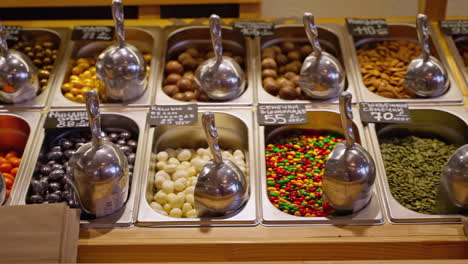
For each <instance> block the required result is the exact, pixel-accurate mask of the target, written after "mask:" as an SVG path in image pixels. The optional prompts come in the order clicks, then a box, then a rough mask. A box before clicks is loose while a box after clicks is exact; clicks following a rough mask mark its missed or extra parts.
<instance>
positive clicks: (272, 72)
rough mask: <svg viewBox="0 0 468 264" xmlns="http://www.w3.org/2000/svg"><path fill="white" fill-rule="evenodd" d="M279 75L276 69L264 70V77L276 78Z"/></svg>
mask: <svg viewBox="0 0 468 264" xmlns="http://www.w3.org/2000/svg"><path fill="white" fill-rule="evenodd" d="M277 76H278V75H277V74H276V71H275V70H272V69H264V70H263V71H262V78H266V77H273V78H276V77H277Z"/></svg>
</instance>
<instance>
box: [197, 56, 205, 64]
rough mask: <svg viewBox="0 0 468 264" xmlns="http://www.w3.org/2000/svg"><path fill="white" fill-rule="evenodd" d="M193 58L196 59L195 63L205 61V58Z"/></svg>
mask: <svg viewBox="0 0 468 264" xmlns="http://www.w3.org/2000/svg"><path fill="white" fill-rule="evenodd" d="M195 60H196V62H197V65H200V64H202V63H204V62H205V60H204V59H203V58H197V59H195Z"/></svg>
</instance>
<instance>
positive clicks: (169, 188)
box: [162, 180, 174, 193]
mask: <svg viewBox="0 0 468 264" xmlns="http://www.w3.org/2000/svg"><path fill="white" fill-rule="evenodd" d="M162 190H163V191H164V192H165V193H173V192H174V182H173V181H171V180H165V181H164V182H163V184H162Z"/></svg>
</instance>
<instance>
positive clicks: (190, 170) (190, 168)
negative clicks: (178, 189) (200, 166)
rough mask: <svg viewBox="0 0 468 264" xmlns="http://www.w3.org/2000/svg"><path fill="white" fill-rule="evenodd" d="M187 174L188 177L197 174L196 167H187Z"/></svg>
mask: <svg viewBox="0 0 468 264" xmlns="http://www.w3.org/2000/svg"><path fill="white" fill-rule="evenodd" d="M187 174H188V177H193V176H197V169H195V167H193V166H190V167H189V168H188V169H187Z"/></svg>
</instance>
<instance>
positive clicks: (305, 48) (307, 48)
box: [301, 44, 314, 58]
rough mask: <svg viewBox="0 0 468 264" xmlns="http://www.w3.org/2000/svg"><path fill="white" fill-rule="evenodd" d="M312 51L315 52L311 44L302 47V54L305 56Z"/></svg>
mask: <svg viewBox="0 0 468 264" xmlns="http://www.w3.org/2000/svg"><path fill="white" fill-rule="evenodd" d="M312 52H314V50H313V49H312V46H310V45H309V44H306V45H304V46H302V47H301V55H302V57H304V58H305V57H307V56H309V55H310V54H311V53H312Z"/></svg>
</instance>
